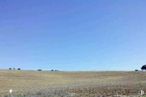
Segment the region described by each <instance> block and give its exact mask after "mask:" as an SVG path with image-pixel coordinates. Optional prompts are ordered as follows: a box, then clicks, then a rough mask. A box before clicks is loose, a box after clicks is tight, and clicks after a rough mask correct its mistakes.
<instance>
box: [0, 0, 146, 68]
mask: <svg viewBox="0 0 146 97" xmlns="http://www.w3.org/2000/svg"><path fill="white" fill-rule="evenodd" d="M145 5H146V1H145V0H0V68H9V67H20V68H23V69H38V68H42V69H59V70H134V69H137V68H138V69H139V68H140V67H141V65H143V64H145V63H146V6H145Z"/></svg>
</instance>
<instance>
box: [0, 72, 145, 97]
mask: <svg viewBox="0 0 146 97" xmlns="http://www.w3.org/2000/svg"><path fill="white" fill-rule="evenodd" d="M9 89H13V93H12V95H10V94H9V92H8V91H9ZM140 90H144V91H145V92H146V72H140V71H138V72H120V71H119V72H118V71H115V72H47V71H42V72H38V71H5V70H1V71H0V96H1V97H9V96H13V97H139V96H138V94H139V92H140Z"/></svg>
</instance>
